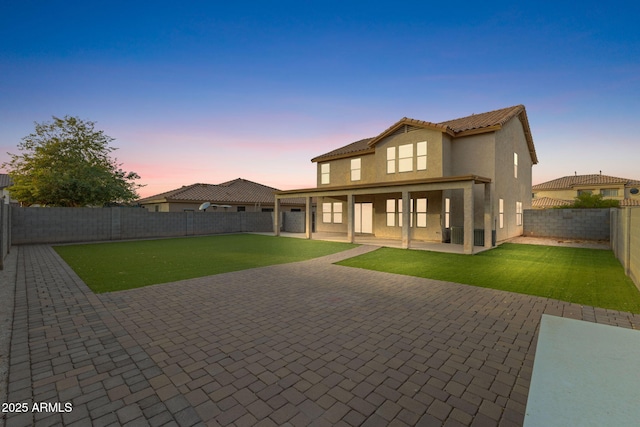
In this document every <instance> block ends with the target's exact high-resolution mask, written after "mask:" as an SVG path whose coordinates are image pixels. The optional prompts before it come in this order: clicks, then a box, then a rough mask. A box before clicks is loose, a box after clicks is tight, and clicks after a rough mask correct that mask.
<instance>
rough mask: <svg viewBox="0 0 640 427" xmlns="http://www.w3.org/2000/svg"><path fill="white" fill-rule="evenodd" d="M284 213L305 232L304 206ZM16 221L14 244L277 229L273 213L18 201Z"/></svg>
mask: <svg viewBox="0 0 640 427" xmlns="http://www.w3.org/2000/svg"><path fill="white" fill-rule="evenodd" d="M281 215H282V216H283V218H282V222H281V223H282V224H283V229H282V231H290V232H304V212H282V213H281ZM298 217H300V218H298ZM11 223H12V224H11V244H14V245H25V244H39V243H73V242H95V241H109V240H126V239H148V238H159V237H181V236H197V235H207V234H221V233H242V232H269V231H273V213H272V212H149V211H147V210H146V209H139V208H19V207H13V208H12V209H11ZM300 226H302V227H303V228H302V230H300Z"/></svg>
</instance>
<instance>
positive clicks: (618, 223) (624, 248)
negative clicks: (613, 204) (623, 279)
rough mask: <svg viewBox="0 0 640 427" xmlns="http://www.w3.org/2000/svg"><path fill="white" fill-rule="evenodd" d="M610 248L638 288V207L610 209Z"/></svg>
mask: <svg viewBox="0 0 640 427" xmlns="http://www.w3.org/2000/svg"><path fill="white" fill-rule="evenodd" d="M611 248H612V249H613V252H614V254H615V255H616V258H618V260H619V261H620V263H621V264H622V267H623V268H624V271H625V273H626V274H627V275H628V276H629V277H630V278H631V280H633V282H634V283H635V284H636V286H637V287H638V289H640V207H626V208H621V209H611Z"/></svg>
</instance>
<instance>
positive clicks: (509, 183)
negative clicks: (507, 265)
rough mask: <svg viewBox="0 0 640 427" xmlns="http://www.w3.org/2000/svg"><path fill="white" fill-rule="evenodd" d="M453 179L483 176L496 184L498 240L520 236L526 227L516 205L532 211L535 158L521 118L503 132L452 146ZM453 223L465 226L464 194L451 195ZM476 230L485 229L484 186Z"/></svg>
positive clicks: (477, 193) (477, 191) (478, 191)
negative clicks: (501, 214) (519, 219)
mask: <svg viewBox="0 0 640 427" xmlns="http://www.w3.org/2000/svg"><path fill="white" fill-rule="evenodd" d="M451 152H452V155H451V158H452V162H451V163H452V164H451V168H452V172H453V175H468V174H473V175H479V176H483V177H487V178H490V179H491V181H492V184H491V188H492V200H491V206H492V208H491V210H492V212H491V217H492V227H493V228H494V229H495V230H496V240H497V241H502V240H505V239H508V238H511V237H514V236H520V235H522V232H523V226H522V225H517V221H516V202H522V209H523V211H524V210H525V209H530V208H531V180H532V165H533V162H532V160H531V155H530V154H529V148H528V145H527V142H526V139H525V136H524V130H523V127H522V123H520V120H519V119H518V118H513V119H512V120H510V121H508V122H507V123H505V125H504V126H503V127H502V129H500V130H498V131H496V132H491V133H483V134H477V135H470V136H467V137H462V138H456V139H454V140H453V141H452V143H451ZM514 153H518V177H517V178H515V177H514V159H513V154H514ZM450 194H451V222H452V225H453V226H462V224H463V221H464V217H463V214H464V211H463V192H462V191H461V190H454V191H451V193H450ZM500 199H503V200H504V226H503V228H500V227H499V203H500ZM474 202H475V203H474V228H478V229H480V228H484V186H483V185H475V186H474Z"/></svg>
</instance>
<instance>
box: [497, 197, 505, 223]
mask: <svg viewBox="0 0 640 427" xmlns="http://www.w3.org/2000/svg"><path fill="white" fill-rule="evenodd" d="M498 223H499V225H500V228H504V199H500V202H499V203H498Z"/></svg>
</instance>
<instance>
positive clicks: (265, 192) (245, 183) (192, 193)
mask: <svg viewBox="0 0 640 427" xmlns="http://www.w3.org/2000/svg"><path fill="white" fill-rule="evenodd" d="M275 191H280V190H278V189H277V188H273V187H268V186H266V185H262V184H258V183H257V182H253V181H249V180H247V179H242V178H238V179H234V180H231V181H227V182H223V183H221V184H192V185H187V186H183V187H181V188H177V189H175V190H171V191H167V192H164V193H160V194H156V195H155V196H150V197H145V198H144V199H140V200H139V201H138V203H140V204H151V203H168V202H169V203H170V202H182V203H187V202H191V203H200V202H216V203H260V204H273V203H274V200H275V199H274V192H275ZM282 203H283V204H304V203H305V201H304V199H299V200H298V199H288V200H286V201H285V200H283V201H282Z"/></svg>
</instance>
